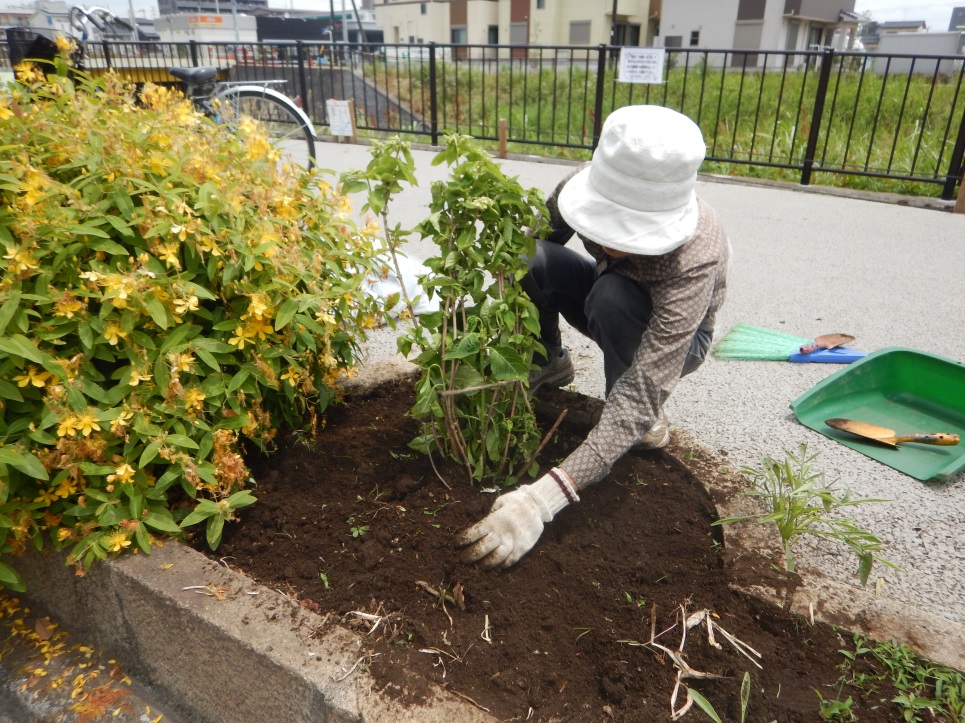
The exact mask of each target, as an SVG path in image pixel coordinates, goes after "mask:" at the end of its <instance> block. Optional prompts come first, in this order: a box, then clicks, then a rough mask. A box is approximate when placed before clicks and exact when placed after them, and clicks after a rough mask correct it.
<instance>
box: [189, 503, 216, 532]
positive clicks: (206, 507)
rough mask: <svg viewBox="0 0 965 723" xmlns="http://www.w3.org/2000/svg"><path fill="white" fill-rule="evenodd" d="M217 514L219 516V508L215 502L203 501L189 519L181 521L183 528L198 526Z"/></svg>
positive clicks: (190, 514)
mask: <svg viewBox="0 0 965 723" xmlns="http://www.w3.org/2000/svg"><path fill="white" fill-rule="evenodd" d="M216 514H218V506H217V505H216V504H215V503H214V502H212V501H211V500H201V501H200V502H199V503H198V506H197V507H195V508H194V510H192V511H191V512H190V513H189V514H188V516H187V517H185V518H184V519H183V520H181V528H182V529H183V528H185V527H190V526H191V525H196V524H198V523H199V522H203V521H204V520H206V519H208V518H209V517H211V516H212V515H216Z"/></svg>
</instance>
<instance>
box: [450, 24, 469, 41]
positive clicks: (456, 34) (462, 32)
mask: <svg viewBox="0 0 965 723" xmlns="http://www.w3.org/2000/svg"><path fill="white" fill-rule="evenodd" d="M449 37H450V38H452V40H451V41H450V42H451V43H452V44H453V45H465V44H466V26H465V25H463V26H461V27H455V28H453V29H452V30H451V31H450V32H449Z"/></svg>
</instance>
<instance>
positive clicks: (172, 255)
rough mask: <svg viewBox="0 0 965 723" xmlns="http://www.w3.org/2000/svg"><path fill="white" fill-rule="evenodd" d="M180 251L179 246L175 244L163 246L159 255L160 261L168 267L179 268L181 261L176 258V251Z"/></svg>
mask: <svg viewBox="0 0 965 723" xmlns="http://www.w3.org/2000/svg"><path fill="white" fill-rule="evenodd" d="M180 250H181V247H180V245H179V244H178V243H177V242H174V243H170V244H164V245H163V246H162V247H161V249H160V251H161V253H160V254H159V255H160V257H161V260H162V261H164V262H165V263H166V264H167V265H168V266H173V267H174V268H176V269H180V268H181V259H179V258H178V251H180Z"/></svg>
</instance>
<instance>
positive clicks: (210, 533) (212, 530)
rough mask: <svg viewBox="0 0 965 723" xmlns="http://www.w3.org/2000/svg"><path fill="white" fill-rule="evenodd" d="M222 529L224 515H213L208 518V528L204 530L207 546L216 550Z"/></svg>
mask: <svg viewBox="0 0 965 723" xmlns="http://www.w3.org/2000/svg"><path fill="white" fill-rule="evenodd" d="M223 531H224V517H222V516H221V515H215V516H214V517H212V518H211V519H209V520H208V528H207V530H206V534H205V537H206V538H207V540H208V546H209V547H210V548H211V549H212V550H216V549H217V548H218V545H219V544H220V543H221V533H222V532H223Z"/></svg>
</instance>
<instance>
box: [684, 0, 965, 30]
mask: <svg viewBox="0 0 965 723" xmlns="http://www.w3.org/2000/svg"><path fill="white" fill-rule="evenodd" d="M667 1H668V2H673V0H667ZM960 6H965V0H858V1H857V2H856V3H855V6H854V9H855V10H857V11H858V12H859V13H864V12H867V13H868V14H870V15H871V16H872V17H874V19H875V20H877V21H878V22H887V21H889V20H924V21H925V22H926V23H927V24H928V30H929V31H931V32H945V31H947V30H948V21H949V20H951V17H952V8H955V7H960Z"/></svg>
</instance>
